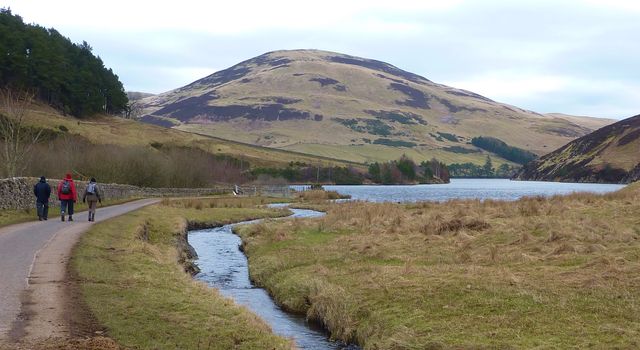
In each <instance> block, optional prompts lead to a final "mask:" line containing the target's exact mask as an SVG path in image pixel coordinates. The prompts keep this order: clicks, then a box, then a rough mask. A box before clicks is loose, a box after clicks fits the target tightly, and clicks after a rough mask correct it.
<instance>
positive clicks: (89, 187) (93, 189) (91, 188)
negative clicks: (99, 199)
mask: <svg viewBox="0 0 640 350" xmlns="http://www.w3.org/2000/svg"><path fill="white" fill-rule="evenodd" d="M87 193H88V194H96V184H95V182H90V183H89V184H88V185H87Z"/></svg>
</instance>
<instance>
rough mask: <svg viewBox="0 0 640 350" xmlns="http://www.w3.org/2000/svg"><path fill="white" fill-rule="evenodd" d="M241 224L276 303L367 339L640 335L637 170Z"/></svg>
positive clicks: (472, 340) (632, 341)
mask: <svg viewBox="0 0 640 350" xmlns="http://www.w3.org/2000/svg"><path fill="white" fill-rule="evenodd" d="M322 207H323V209H325V210H326V211H327V212H328V214H327V215H326V216H325V217H323V218H317V219H310V220H297V221H287V222H274V223H269V224H262V225H259V226H254V227H246V228H243V229H242V230H240V234H241V235H242V237H243V240H244V244H245V252H246V253H247V255H248V256H249V261H250V272H251V276H252V278H254V279H255V281H256V282H257V283H258V284H260V285H263V286H265V287H266V288H267V289H268V290H269V291H270V292H271V293H272V294H273V295H274V296H275V298H276V300H277V301H278V302H279V303H280V304H281V305H283V306H284V307H285V308H288V309H292V310H294V311H297V312H301V313H306V315H307V317H308V318H309V319H314V320H319V321H320V322H321V323H323V324H324V325H326V327H327V328H328V329H329V330H330V331H331V332H332V334H333V335H334V336H335V337H337V338H341V339H344V340H354V341H357V342H358V343H360V344H362V345H364V348H365V349H382V348H385V349H386V348H420V349H422V348H433V347H436V348H437V347H444V348H449V347H451V348H460V347H463V348H464V347H471V348H476V347H491V348H493V347H516V348H534V347H539V348H567V347H578V348H582V347H593V346H595V347H618V348H637V347H640V342H639V341H638V339H640V279H639V278H638V276H639V275H640V184H635V185H630V186H628V187H627V188H625V189H623V190H621V191H618V192H615V193H610V194H606V195H594V194H584V193H581V194H571V195H568V196H554V197H549V198H543V197H535V198H523V199H521V200H519V201H515V202H500V201H484V202H481V201H477V200H454V201H449V202H446V203H415V204H409V205H400V204H391V203H363V202H349V203H341V204H331V205H326V204H325V205H323V206H322Z"/></svg>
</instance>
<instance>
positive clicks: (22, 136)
mask: <svg viewBox="0 0 640 350" xmlns="http://www.w3.org/2000/svg"><path fill="white" fill-rule="evenodd" d="M34 96H35V95H34V94H33V93H31V92H25V91H14V90H11V89H9V88H5V89H2V90H0V138H1V139H2V141H3V144H2V156H3V158H4V169H3V170H4V172H5V175H6V176H8V177H13V176H17V175H20V174H21V173H22V172H24V170H25V169H26V166H27V158H28V156H29V154H30V153H31V151H32V150H33V146H35V144H37V143H38V141H39V140H40V136H42V130H43V129H40V128H34V127H30V126H27V125H26V124H25V116H26V114H27V110H28V108H29V106H30V105H31V104H32V103H33V101H34Z"/></svg>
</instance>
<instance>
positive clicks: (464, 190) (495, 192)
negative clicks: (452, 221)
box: [323, 179, 625, 202]
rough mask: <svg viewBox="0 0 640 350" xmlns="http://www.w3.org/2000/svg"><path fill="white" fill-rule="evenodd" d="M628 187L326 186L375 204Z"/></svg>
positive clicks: (502, 183) (458, 182)
mask: <svg viewBox="0 0 640 350" xmlns="http://www.w3.org/2000/svg"><path fill="white" fill-rule="evenodd" d="M624 186H625V185H610V184H586V183H567V182H543V181H511V180H508V179H451V183H449V184H444V185H407V186H386V185H358V186H342V185H335V186H323V187H324V188H325V189H326V190H330V191H338V192H339V193H341V194H348V195H351V198H352V199H357V200H366V201H372V202H418V201H446V200H449V199H469V198H474V199H501V200H516V199H519V198H521V197H524V196H553V195H556V194H569V193H572V192H593V193H606V192H612V191H617V190H619V189H621V188H623V187H624Z"/></svg>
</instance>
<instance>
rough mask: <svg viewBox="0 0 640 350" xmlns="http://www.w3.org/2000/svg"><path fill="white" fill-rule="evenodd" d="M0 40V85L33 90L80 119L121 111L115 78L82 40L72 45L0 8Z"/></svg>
mask: <svg viewBox="0 0 640 350" xmlns="http://www.w3.org/2000/svg"><path fill="white" fill-rule="evenodd" d="M0 38H2V40H0V86H1V87H9V88H11V89H15V90H29V91H34V92H35V94H36V95H37V98H38V99H40V100H42V101H45V102H47V103H48V104H49V105H51V106H53V107H55V108H57V109H59V110H60V111H62V112H63V113H65V114H71V115H73V116H75V117H79V118H81V117H85V116H89V115H92V114H95V113H99V112H106V113H110V114H119V113H121V112H123V111H125V110H126V108H127V103H128V99H127V95H126V94H125V92H124V88H123V86H122V83H121V82H120V80H119V79H118V76H117V75H116V74H114V73H113V71H112V70H111V69H107V68H106V67H105V66H104V63H103V62H102V60H101V59H100V57H96V56H94V55H93V53H92V48H91V46H90V45H89V44H88V43H87V42H82V44H79V45H78V44H74V43H72V42H71V41H70V40H69V39H68V38H66V37H64V36H63V35H62V34H60V33H59V32H58V31H56V30H55V29H53V28H50V29H46V28H44V27H41V26H38V25H35V24H25V23H24V22H23V20H22V18H21V17H20V16H18V15H14V14H12V13H11V10H10V9H6V8H1V9H0Z"/></svg>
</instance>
